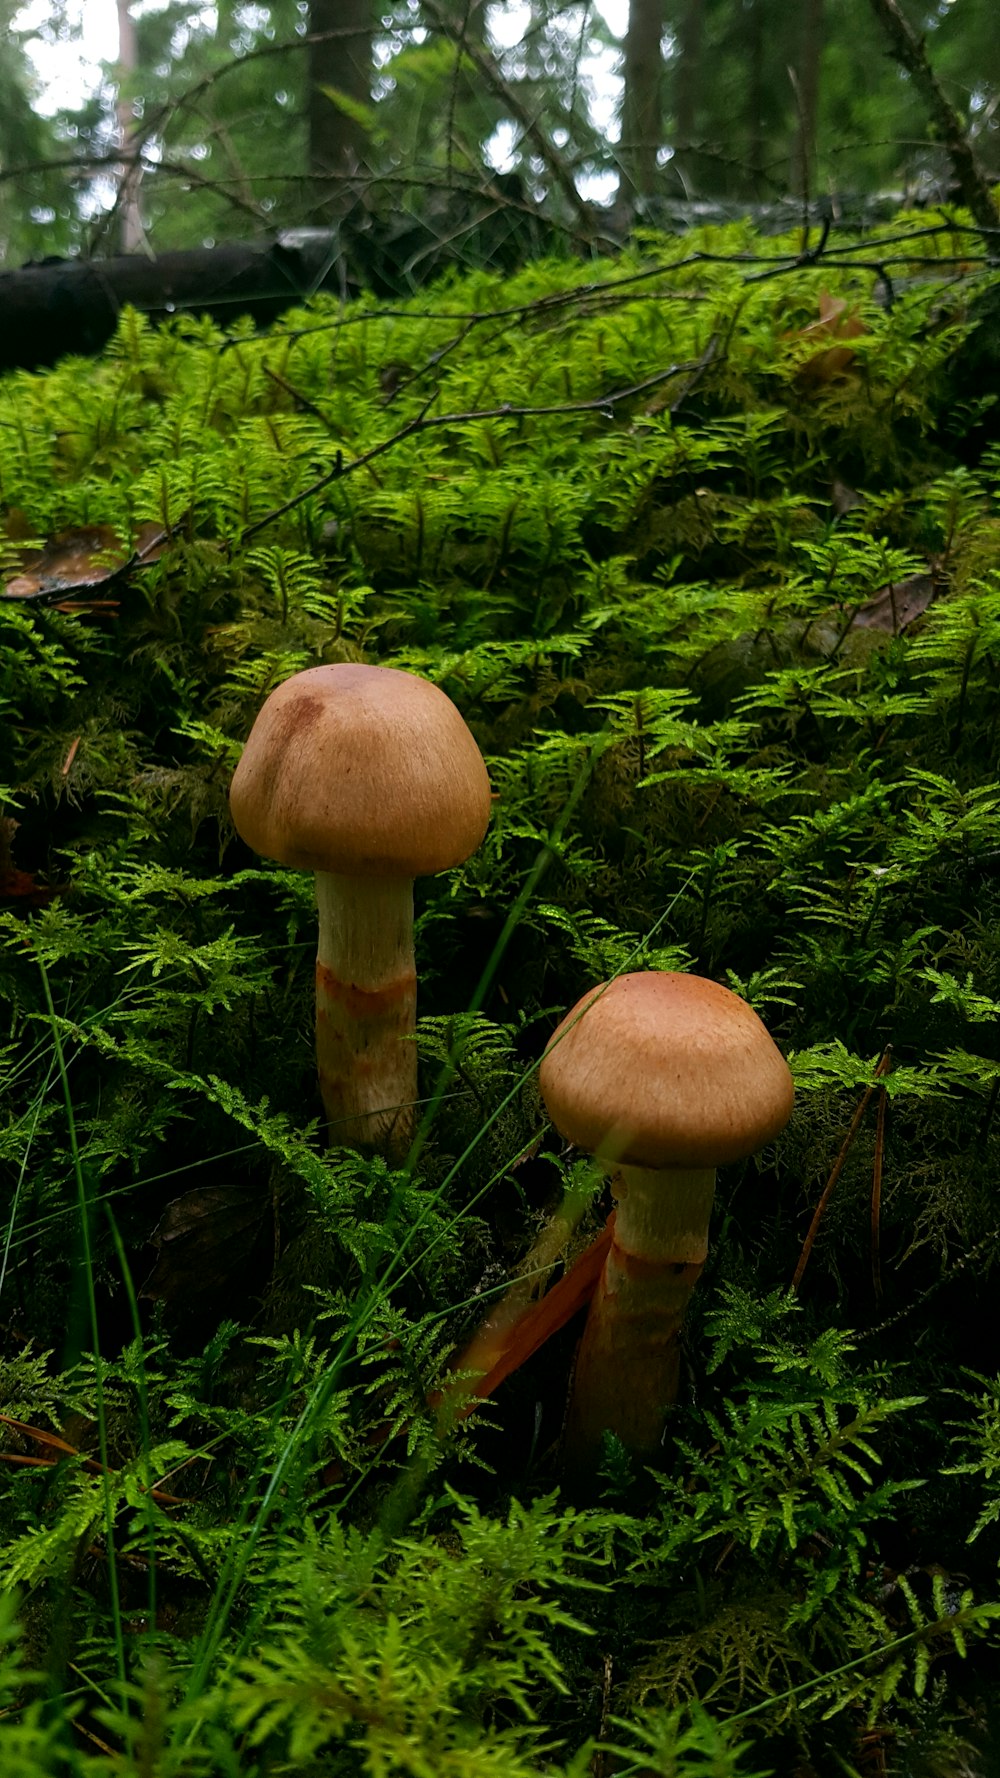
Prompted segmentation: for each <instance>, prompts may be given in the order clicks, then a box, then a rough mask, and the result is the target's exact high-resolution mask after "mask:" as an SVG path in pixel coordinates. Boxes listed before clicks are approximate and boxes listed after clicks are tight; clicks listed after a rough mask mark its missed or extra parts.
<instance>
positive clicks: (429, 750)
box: [230, 663, 490, 1158]
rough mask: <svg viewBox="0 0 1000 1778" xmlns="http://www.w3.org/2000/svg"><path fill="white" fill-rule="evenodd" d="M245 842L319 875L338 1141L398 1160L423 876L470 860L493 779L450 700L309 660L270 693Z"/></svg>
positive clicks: (410, 1096)
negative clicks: (417, 897) (416, 894)
mask: <svg viewBox="0 0 1000 1778" xmlns="http://www.w3.org/2000/svg"><path fill="white" fill-rule="evenodd" d="M230 808H231V810H232V816H233V821H234V823H235V825H236V830H237V832H238V833H239V834H240V836H241V837H242V838H243V839H244V840H245V841H246V842H247V844H248V845H249V846H252V847H253V849H254V851H256V852H260V853H261V854H263V855H264V856H265V857H268V858H276V859H278V861H279V862H280V863H281V864H287V865H292V866H294V867H296V868H298V869H300V870H312V871H315V872H316V901H317V904H318V907H319V951H318V956H317V960H316V1055H317V1061H318V1064H319V1082H320V1091H321V1093H322V1096H323V1106H324V1109H325V1111H326V1116H327V1119H328V1121H329V1126H330V1136H331V1138H332V1140H334V1141H337V1142H344V1143H348V1144H352V1145H354V1146H356V1147H359V1148H372V1149H378V1150H381V1151H382V1152H384V1153H387V1154H389V1155H391V1156H392V1157H393V1158H398V1157H399V1156H400V1155H402V1154H404V1153H405V1151H406V1149H407V1148H408V1146H409V1144H410V1141H411V1139H412V1134H413V1129H414V1123H415V1102H416V1097H417V1050H416V1044H415V1042H414V1033H415V1030H416V967H415V962H414V954H413V879H414V877H422V876H430V875H433V874H434V873H435V872H436V871H442V870H447V869H448V868H449V867H450V866H452V865H456V864H461V863H462V862H463V860H464V859H466V858H468V856H469V854H470V853H471V852H474V851H475V849H476V847H477V846H478V845H479V843H480V841H481V840H482V838H483V835H484V833H485V832H486V825H487V822H488V820H489V813H490V785H489V779H488V777H487V774H486V766H485V764H484V763H483V758H482V755H481V753H480V751H479V748H478V747H477V746H476V743H475V741H474V739H473V737H472V735H471V733H470V731H469V729H468V728H467V727H466V725H465V722H464V721H463V719H462V717H461V716H460V714H459V712H458V710H456V708H455V706H454V704H453V703H452V702H451V699H450V698H449V697H447V696H446V695H445V693H444V692H443V691H440V690H439V689H438V687H437V686H436V685H432V684H431V683H430V681H429V680H426V679H419V678H417V677H416V676H415V675H414V674H412V673H403V672H400V671H398V670H396V669H395V668H392V667H370V666H363V665H357V664H353V663H347V664H342V665H337V666H327V667H310V668H309V669H308V670H307V671H306V672H304V673H296V674H295V675H294V676H293V678H291V679H286V680H285V682H284V684H283V685H279V686H278V688H277V690H276V691H273V692H272V693H271V695H270V697H269V698H268V700H267V702H266V703H265V704H264V706H263V708H262V710H261V711H260V713H259V715H258V717H257V720H256V722H255V723H254V725H253V728H252V730H251V732H250V738H249V740H248V741H247V744H246V747H245V748H244V751H243V756H242V758H241V760H240V763H239V765H238V766H237V768H236V774H235V776H234V778H233V782H232V786H231V789H230Z"/></svg>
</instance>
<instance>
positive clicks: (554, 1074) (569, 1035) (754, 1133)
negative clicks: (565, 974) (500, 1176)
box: [539, 971, 794, 1168]
mask: <svg viewBox="0 0 1000 1778" xmlns="http://www.w3.org/2000/svg"><path fill="white" fill-rule="evenodd" d="M539 1085H540V1087H541V1092H542V1098H543V1100H544V1101H545V1106H546V1110H547V1111H548V1114H549V1116H550V1118H551V1119H552V1122H553V1123H554V1124H555V1126H556V1129H557V1130H558V1131H559V1132H560V1134H561V1135H563V1136H565V1137H566V1138H567V1140H568V1141H570V1142H574V1143H576V1144H577V1145H578V1146H579V1147H580V1148H585V1149H588V1150H589V1151H590V1153H591V1154H598V1155H601V1156H604V1157H607V1158H608V1159H609V1160H611V1161H613V1162H617V1163H623V1164H627V1165H633V1166H639V1167H656V1168H661V1167H717V1166H724V1165H725V1164H726V1163H727V1162H729V1161H735V1160H739V1159H740V1158H741V1157H742V1156H744V1155H748V1154H753V1153H754V1152H755V1150H757V1149H758V1148H761V1147H763V1145H764V1144H765V1143H766V1142H769V1141H771V1139H772V1138H773V1137H775V1136H776V1135H777V1134H778V1132H779V1130H781V1129H783V1128H784V1126H785V1124H786V1123H787V1122H788V1119H789V1117H790V1116H791V1111H792V1100H793V1097H794V1088H793V1086H792V1077H791V1074H790V1073H789V1069H788V1064H787V1063H786V1061H785V1059H784V1057H783V1056H782V1054H781V1052H780V1050H779V1049H778V1048H777V1046H776V1044H775V1043H774V1042H773V1041H772V1039H771V1037H770V1036H769V1034H768V1032H767V1031H766V1029H765V1027H764V1026H763V1025H762V1024H761V1021H760V1019H759V1018H758V1017H757V1014H756V1013H755V1012H754V1010H753V1008H752V1007H750V1006H748V1005H747V1003H746V1001H745V1000H741V999H740V998H739V996H738V995H737V994H732V993H731V992H730V990H729V989H728V988H723V987H720V986H719V984H718V982H712V981H707V980H706V979H705V978H704V977H703V976H696V975H679V974H675V973H672V972H667V971H663V972H658V971H649V972H643V973H641V974H635V975H622V976H618V977H617V978H616V979H615V980H614V981H613V982H611V983H609V984H608V985H607V986H606V987H598V988H591V989H590V991H589V992H588V993H587V994H584V995H583V997H582V999H580V1000H578V1001H577V1003H576V1005H575V1006H574V1007H573V1010H572V1011H571V1012H570V1013H568V1014H567V1016H566V1018H565V1019H564V1020H563V1022H562V1024H561V1025H560V1026H559V1028H558V1030H556V1031H555V1032H554V1033H553V1036H552V1038H551V1041H550V1043H549V1045H548V1048H547V1050H546V1052H545V1055H544V1057H543V1058H542V1065H541V1071H540V1074H539Z"/></svg>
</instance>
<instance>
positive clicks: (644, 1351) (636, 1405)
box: [566, 1165, 715, 1461]
mask: <svg viewBox="0 0 1000 1778" xmlns="http://www.w3.org/2000/svg"><path fill="white" fill-rule="evenodd" d="M611 1190H612V1193H613V1195H614V1198H615V1205H616V1210H615V1226H614V1235H613V1237H612V1243H611V1251H610V1252H609V1254H608V1257H607V1259H606V1260H605V1262H604V1270H603V1272H602V1274H601V1278H600V1282H599V1283H598V1286H597V1290H596V1291H595V1293H594V1297H593V1300H592V1302H591V1306H590V1310H589V1312H588V1315H587V1325H586V1327H585V1329H584V1333H583V1338H582V1340H581V1342H580V1348H579V1351H578V1353H577V1359H576V1368H575V1372H574V1377H573V1394H572V1399H571V1402H570V1408H569V1414H568V1416H567V1421H566V1455H567V1458H568V1459H569V1460H570V1461H574V1460H575V1459H577V1458H580V1457H589V1456H590V1455H592V1453H593V1452H594V1451H595V1450H596V1449H598V1448H599V1447H600V1442H601V1434H602V1433H603V1432H604V1431H605V1429H606V1428H608V1427H613V1428H614V1430H615V1433H616V1434H617V1436H618V1437H619V1438H620V1439H621V1441H622V1443H623V1444H624V1445H626V1446H627V1447H628V1449H629V1450H631V1451H653V1450H655V1449H656V1446H657V1445H658V1444H659V1442H660V1439H661V1437H662V1433H663V1423H664V1407H665V1406H666V1405H668V1404H669V1403H671V1402H674V1401H676V1400H677V1395H678V1390H679V1385H680V1331H681V1325H682V1323H683V1320H684V1315H685V1312H686V1310H687V1306H688V1302H689V1300H690V1297H691V1294H692V1292H693V1290H694V1288H695V1285H696V1284H697V1282H698V1279H699V1278H700V1276H701V1269H702V1266H703V1265H704V1262H705V1259H706V1258H707V1256H708V1227H709V1220H710V1218H711V1214H712V1201H713V1199H714V1197H715V1168H714V1167H690V1168H681V1167H637V1166H628V1165H624V1166H621V1167H619V1168H618V1170H617V1172H616V1173H615V1174H614V1177H613V1178H612V1182H611Z"/></svg>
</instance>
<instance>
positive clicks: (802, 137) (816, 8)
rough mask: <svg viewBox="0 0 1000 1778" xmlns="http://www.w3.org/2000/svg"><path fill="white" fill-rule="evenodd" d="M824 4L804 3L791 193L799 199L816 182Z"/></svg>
mask: <svg viewBox="0 0 1000 1778" xmlns="http://www.w3.org/2000/svg"><path fill="white" fill-rule="evenodd" d="M823 22H824V21H823V0H803V6H802V46H801V50H800V52H799V67H798V80H797V84H796V98H797V100H798V113H799V121H798V129H797V131H796V135H795V161H794V164H793V167H792V181H791V183H792V190H793V191H794V192H795V193H796V194H797V196H798V197H800V198H809V197H812V195H813V187H814V184H815V178H816V131H817V124H818V121H819V83H820V67H821V64H822V60H823Z"/></svg>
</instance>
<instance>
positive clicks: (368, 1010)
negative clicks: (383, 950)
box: [316, 963, 417, 1024]
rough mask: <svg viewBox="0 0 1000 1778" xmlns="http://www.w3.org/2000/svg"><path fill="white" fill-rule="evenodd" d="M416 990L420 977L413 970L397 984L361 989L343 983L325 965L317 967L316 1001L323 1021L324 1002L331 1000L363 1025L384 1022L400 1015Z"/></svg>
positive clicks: (398, 979)
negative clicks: (389, 1016) (399, 1011)
mask: <svg viewBox="0 0 1000 1778" xmlns="http://www.w3.org/2000/svg"><path fill="white" fill-rule="evenodd" d="M416 989H417V978H416V974H415V973H414V971H413V970H408V971H407V973H406V974H405V975H401V976H397V978H396V980H395V981H394V982H387V983H386V985H385V987H384V988H371V989H368V988H359V987H357V985H356V984H355V983H354V982H342V981H341V980H340V978H339V976H336V975H334V973H333V970H332V969H329V968H328V967H327V965H326V964H325V963H317V965H316V1001H317V1010H318V1012H319V1016H320V1017H321V1018H322V1017H323V1004H322V1003H323V1001H324V1000H327V1001H329V1002H331V1003H332V1004H333V1005H339V1006H342V1007H343V1009H344V1011H345V1012H346V1014H347V1016H348V1018H351V1019H356V1020H357V1021H358V1023H359V1024H360V1023H362V1022H363V1021H366V1020H369V1019H371V1020H376V1019H384V1018H385V1017H386V1016H387V1015H388V1014H390V1013H393V1012H396V1011H397V1010H398V1008H399V1007H400V1005H401V1004H404V1005H405V1004H407V1003H408V1002H409V1001H410V1000H412V998H413V996H414V995H415V994H416Z"/></svg>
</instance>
